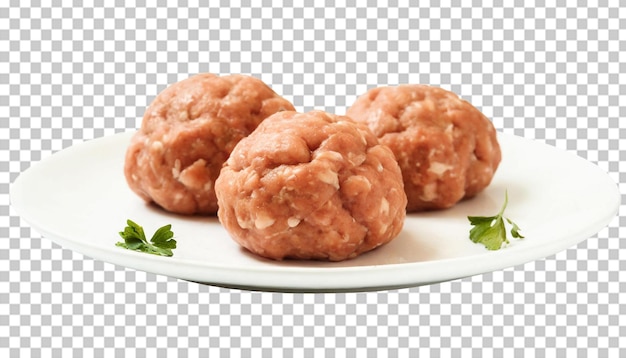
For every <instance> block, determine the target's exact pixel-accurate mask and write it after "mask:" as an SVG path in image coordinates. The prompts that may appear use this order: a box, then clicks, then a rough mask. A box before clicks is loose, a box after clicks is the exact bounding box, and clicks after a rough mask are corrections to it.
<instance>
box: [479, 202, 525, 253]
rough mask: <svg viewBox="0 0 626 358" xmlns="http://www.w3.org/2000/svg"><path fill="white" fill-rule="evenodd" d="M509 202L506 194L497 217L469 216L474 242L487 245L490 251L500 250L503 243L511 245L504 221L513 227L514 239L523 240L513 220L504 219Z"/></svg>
mask: <svg viewBox="0 0 626 358" xmlns="http://www.w3.org/2000/svg"><path fill="white" fill-rule="evenodd" d="M508 202H509V195H508V194H507V192H506V191H505V192H504V205H502V209H500V212H499V213H498V215H496V216H468V217H467V218H468V219H469V221H470V224H472V225H473V226H474V227H473V228H472V229H471V230H470V239H471V240H472V241H473V242H476V243H481V244H483V245H485V247H486V248H487V249H488V250H499V249H500V248H501V247H502V244H503V243H507V244H508V243H509V240H508V238H507V234H506V228H505V224H504V221H505V220H506V221H507V222H508V223H509V225H511V226H512V227H511V235H512V236H513V237H514V238H518V239H523V238H524V236H522V235H521V234H520V233H519V231H520V230H521V229H520V228H519V226H517V224H515V223H514V222H513V221H511V219H509V218H505V217H503V215H504V209H505V208H506V206H507V204H508Z"/></svg>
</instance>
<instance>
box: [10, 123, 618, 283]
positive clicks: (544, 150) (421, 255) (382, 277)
mask: <svg viewBox="0 0 626 358" xmlns="http://www.w3.org/2000/svg"><path fill="white" fill-rule="evenodd" d="M131 135H132V133H121V134H117V135H113V136H109V137H104V138H100V139H96V140H92V141H88V142H85V143H81V144H80V145H76V146H73V147H71V148H68V149H66V150H63V151H61V152H58V153H56V154H54V155H52V156H50V157H49V158H47V159H45V160H43V161H42V162H40V163H36V164H34V165H33V166H32V167H31V168H29V169H28V170H26V171H25V172H24V173H22V174H21V175H20V176H19V177H18V179H17V180H16V181H15V182H14V183H13V185H12V187H11V201H12V205H13V206H14V208H15V209H16V210H17V211H18V213H19V214H20V215H21V216H22V218H23V219H24V220H26V221H27V222H28V223H29V224H30V225H31V226H32V227H33V228H34V229H36V230H37V231H39V232H40V233H41V234H43V236H45V237H48V238H49V239H51V240H53V241H54V242H56V243H58V244H59V245H61V246H63V247H66V248H69V249H72V250H75V251H77V252H80V253H82V254H84V255H86V256H89V257H92V258H94V259H98V260H103V261H107V262H111V263H114V264H118V265H122V266H126V267H130V268H134V269H137V270H143V271H147V272H152V273H156V274H162V275H167V276H172V277H177V278H180V279H184V280H190V281H196V282H202V283H209V284H214V285H220V286H227V287H240V288H248V289H259V290H277V291H360V290H376V289H385V288H397V287H409V286H417V285H423V284H429V283H435V282H441V281H447V280H452V279H457V278H462V277H466V276H471V275H476V274H480V273H485V272H490V271H494V270H500V269H503V268H506V267H510V266H514V265H519V264H522V263H525V262H529V261H532V260H537V259H541V258H544V257H546V256H549V255H552V254H554V253H557V252H559V251H561V250H563V249H565V248H567V247H570V246H573V245H575V244H577V243H579V242H580V241H583V240H585V239H586V238H588V237H590V236H592V235H594V234H595V233H597V232H598V231H600V230H601V229H602V228H603V227H604V226H606V225H607V224H608V223H609V222H610V220H611V219H612V218H613V217H614V215H615V214H616V212H617V210H618V208H619V202H620V195H619V191H618V189H617V186H616V185H615V183H614V182H613V181H612V179H611V178H610V177H609V176H608V175H607V174H606V173H605V172H603V171H602V170H600V169H599V168H598V167H596V166H594V165H593V164H591V163H589V162H587V161H585V160H583V159H581V158H579V157H577V156H575V155H573V154H571V153H568V152H564V151H560V150H557V149H555V148H553V147H550V146H548V145H545V144H541V143H539V142H534V141H530V140H526V139H523V138H519V137H515V136H510V135H503V134H500V135H499V141H500V144H501V146H502V150H503V161H502V164H501V165H500V168H499V169H498V172H497V174H496V176H495V177H494V180H493V182H492V184H491V186H489V188H487V190H485V191H484V192H483V193H481V194H480V195H479V196H477V197H476V198H474V199H471V200H467V201H464V202H461V203H460V204H458V205H457V206H455V207H454V208H452V209H449V210H446V211H439V212H430V213H421V214H411V215H408V217H407V219H406V222H405V226H404V229H403V231H402V233H401V234H400V236H399V237H398V238H396V239H395V240H394V241H392V242H391V243H390V244H388V245H386V246H383V247H380V248H378V249H376V250H374V251H372V252H370V253H367V254H364V255H362V256H360V257H358V258H356V259H353V260H349V261H344V262H338V263H328V262H309V261H282V262H274V261H270V260H265V259H262V258H259V257H256V256H254V255H252V254H250V253H248V252H247V251H245V250H243V249H241V248H240V247H239V246H238V245H237V244H236V243H235V242H234V241H232V240H231V239H230V238H229V237H228V234H227V232H226V231H225V230H224V229H223V228H222V226H221V225H220V224H219V222H218V220H217V219H216V218H214V217H212V218H207V217H182V216H176V215H172V214H168V213H165V212H163V211H162V210H159V209H158V208H155V207H153V206H151V205H146V204H144V202H143V201H141V200H140V199H139V198H138V197H137V196H136V195H135V194H133V193H132V192H131V191H130V189H129V188H128V186H127V185H126V181H125V179H124V175H123V164H124V153H125V151H126V146H127V144H128V142H129V139H130V137H131ZM505 190H508V194H509V205H508V208H507V210H506V212H505V215H506V216H508V217H510V218H511V219H512V220H513V221H515V222H516V223H517V224H518V225H519V226H520V227H521V228H522V234H523V235H525V237H526V238H525V239H523V240H513V241H511V244H510V245H508V246H506V247H504V248H502V249H501V250H499V251H487V250H486V249H485V248H484V247H483V246H482V245H480V244H474V243H472V242H471V241H470V240H469V236H468V233H469V230H470V229H471V226H470V225H469V222H468V220H467V216H468V215H495V214H496V213H497V212H498V210H499V209H500V206H501V205H502V202H503V200H504V192H505ZM126 219H131V220H133V221H135V222H137V223H139V224H140V225H142V226H144V228H145V230H146V233H147V235H148V236H151V235H152V233H153V232H154V230H156V229H157V228H158V227H160V226H162V225H165V224H172V230H173V231H174V233H175V238H176V240H177V241H178V248H177V249H175V250H174V256H173V257H159V256H154V255H148V254H143V253H138V252H134V251H130V250H125V249H122V248H119V247H116V246H115V243H116V242H117V241H120V237H119V236H118V232H119V231H120V230H122V229H123V228H124V226H125V223H126Z"/></svg>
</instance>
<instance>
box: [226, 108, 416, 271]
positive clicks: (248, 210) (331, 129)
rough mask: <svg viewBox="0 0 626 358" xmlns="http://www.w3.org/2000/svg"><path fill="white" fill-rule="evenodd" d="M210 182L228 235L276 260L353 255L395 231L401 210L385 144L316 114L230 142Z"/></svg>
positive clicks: (345, 122) (342, 120) (293, 116)
mask: <svg viewBox="0 0 626 358" xmlns="http://www.w3.org/2000/svg"><path fill="white" fill-rule="evenodd" d="M215 189H216V193H217V199H218V203H219V211H218V216H219V219H220V221H221V223H222V224H223V225H224V227H225V228H226V229H227V230H228V232H229V233H230V235H231V236H232V238H233V239H234V240H235V241H237V242H238V243H239V244H240V245H241V246H243V247H245V248H247V249H248V250H250V251H251V252H253V253H256V254H258V255H260V256H264V257H267V258H271V259H276V260H281V259H283V258H295V259H316V260H330V261H340V260H345V259H349V258H353V257H356V256H357V255H359V254H361V253H363V252H366V251H369V250H372V249H374V248H376V247H378V246H380V245H382V244H385V243H387V242H389V241H391V240H392V239H393V238H395V237H396V236H397V235H398V234H399V233H400V230H401V229H402V225H403V221H404V218H405V214H406V212H405V207H406V196H405V194H404V190H403V188H402V176H401V173H400V169H399V167H398V164H397V163H396V161H395V158H394V156H393V153H392V152H391V151H390V150H389V148H387V147H385V146H382V145H379V143H378V140H377V139H376V137H375V136H374V135H373V134H372V133H371V131H370V130H369V129H368V128H367V127H366V126H364V125H361V124H357V123H355V122H353V121H351V120H349V119H348V118H346V117H341V116H335V115H332V114H327V113H325V112H322V111H312V112H308V113H296V112H281V113H277V114H274V115H272V116H271V117H269V118H267V119H266V120H265V121H264V122H263V123H261V125H260V126H259V127H258V128H257V130H256V131H254V132H253V133H252V134H251V135H250V136H249V137H247V138H245V139H243V140H242V141H241V142H239V144H237V146H236V147H235V149H234V150H233V153H232V155H231V156H230V158H229V159H228V161H227V162H226V164H225V166H224V168H223V169H222V172H221V174H220V176H219V178H218V179H217V182H216V183H215Z"/></svg>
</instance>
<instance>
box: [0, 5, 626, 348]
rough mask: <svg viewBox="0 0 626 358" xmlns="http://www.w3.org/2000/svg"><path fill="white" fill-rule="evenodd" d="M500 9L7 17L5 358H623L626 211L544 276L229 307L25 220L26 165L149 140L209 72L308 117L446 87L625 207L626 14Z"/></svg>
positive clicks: (227, 292) (52, 9) (82, 12)
mask: <svg viewBox="0 0 626 358" xmlns="http://www.w3.org/2000/svg"><path fill="white" fill-rule="evenodd" d="M218 3H220V4H219V5H221V7H210V6H218ZM252 3H254V4H252ZM365 3H366V2H359V4H360V5H361V6H363V5H365ZM502 3H503V2H501V1H484V2H483V1H472V2H469V1H464V2H461V1H459V0H456V1H449V0H448V1H447V0H440V1H439V0H431V1H420V2H419V3H418V2H417V1H413V2H410V3H409V2H407V1H398V0H396V1H389V3H385V4H384V5H383V4H379V3H378V2H376V1H367V4H368V6H369V7H367V8H356V1H355V0H352V1H338V2H336V3H335V4H334V2H333V1H326V2H313V1H305V2H301V1H285V2H283V3H279V2H272V1H265V0H263V1H255V2H252V1H250V0H248V1H230V2H229V1H219V2H218V1H211V3H210V4H209V1H206V0H205V1H198V0H196V1H194V0H187V1H180V2H176V1H156V3H154V2H151V1H146V0H143V1H142V0H137V1H121V0H116V1H102V0H99V1H98V0H91V1H85V2H81V1H46V0H38V1H36V0H33V1H17V0H10V1H9V0H7V1H3V2H2V4H1V5H0V48H1V50H0V356H2V357H7V356H10V357H18V356H53V357H61V356H62V357H67V356H79V357H80V356H99V357H103V356H106V357H110V356H113V355H116V356H117V355H119V356H124V355H129V356H132V355H137V356H147V355H149V356H153V357H165V356H174V355H175V354H181V355H190V356H193V355H197V354H201V355H204V356H207V354H210V355H211V356H214V355H216V354H220V353H227V352H230V353H232V354H233V356H251V355H253V356H255V357H260V356H262V357H279V356H286V357H290V356H307V357H311V356H321V355H323V354H327V355H332V353H337V355H339V356H359V357H366V356H367V357H374V356H379V355H381V356H382V355H383V353H389V355H390V356H400V357H409V356H410V357H413V356H416V355H417V354H427V355H428V354H431V355H433V356H442V357H461V356H463V357H467V356H485V357H490V356H495V357H501V356H509V357H512V356H514V357H521V356H526V355H528V356H531V355H533V353H534V354H537V356H551V357H565V356H567V357H570V356H576V355H578V356H587V355H589V356H600V357H607V356H611V357H617V356H626V341H624V338H621V339H620V338H619V337H626V258H625V257H626V240H624V237H626V211H625V210H624V207H622V208H621V209H620V213H619V216H618V217H616V218H615V219H614V220H613V221H612V222H611V224H610V225H609V226H608V227H607V228H605V229H603V230H601V231H600V232H599V233H598V234H597V235H594V236H593V237H591V238H589V239H588V240H586V241H585V242H583V243H581V244H579V245H578V246H575V247H572V248H570V249H568V250H566V251H563V252H560V253H558V254H556V255H554V256H551V257H548V258H546V259H545V260H539V261H535V262H530V263H527V264H525V265H521V266H517V267H513V268H509V269H505V270H502V271H496V272H492V273H488V274H484V275H478V276H474V277H470V278H466V279H462V280H456V281H452V282H446V283H441V284H436V285H431V286H423V287H415V288H410V289H401V290H395V291H380V292H369V293H341V294H283V293H263V292H249V291H241V290H235V289H226V288H218V287H212V286H204V285H199V284H196V283H190V282H186V281H181V280H177V279H174V278H168V277H164V276H157V275H153V274H148V273H144V272H137V271H134V270H131V269H126V268H124V267H119V266H115V265H112V264H109V263H104V262H100V261H94V260H92V259H90V258H87V257H84V256H83V255H81V254H78V253H75V252H72V251H69V250H66V249H63V248H61V247H59V246H58V245H56V244H54V243H52V242H51V241H49V240H48V239H46V238H42V237H41V235H40V234H39V233H37V232H36V231H34V230H31V229H30V227H29V226H28V225H27V224H26V223H25V222H24V221H22V220H21V219H20V218H19V216H18V214H17V213H16V212H15V211H14V210H13V209H12V208H11V207H10V203H9V186H10V183H11V182H13V181H14V180H15V178H16V177H17V176H18V175H19V173H20V172H22V171H23V170H25V169H27V168H28V167H29V166H30V165H31V164H32V163H35V162H38V161H40V160H43V159H45V158H47V157H49V156H50V155H51V154H52V153H54V152H56V151H58V150H61V149H63V148H67V147H69V146H71V145H74V144H77V143H80V142H83V141H85V140H89V139H92V138H97V137H102V136H107V135H112V134H114V133H117V132H122V131H128V130H132V129H134V128H136V127H138V126H139V124H140V120H141V117H142V115H143V111H144V109H145V107H146V106H147V105H148V104H149V103H150V101H151V100H152V99H153V98H154V96H155V95H156V94H157V93H159V91H161V90H163V89H164V88H165V87H166V86H167V85H168V84H170V83H173V82H175V81H178V80H181V79H184V78H186V77H188V76H190V75H192V74H195V73H198V72H214V73H219V74H229V73H245V74H251V75H253V76H257V77H259V78H261V79H262V80H264V81H265V82H267V83H268V84H270V85H271V86H272V87H273V88H274V89H275V90H276V91H277V92H278V93H281V94H283V95H284V96H285V97H286V98H288V99H290V100H292V101H293V102H294V104H295V106H296V107H297V108H298V109H299V110H301V111H307V110H310V109H313V108H318V109H325V110H328V111H331V112H336V113H343V112H344V111H345V109H346V107H347V106H349V105H350V103H351V102H352V101H353V100H354V99H355V98H356V96H358V95H359V94H361V93H363V92H364V91H366V90H367V89H368V88H371V87H374V86H377V85H384V84H397V83H428V84H433V85H438V86H442V87H444V88H447V89H450V90H453V91H454V92H457V93H459V94H460V95H461V96H462V97H463V98H465V99H468V100H469V101H471V102H472V103H473V104H474V105H476V106H477V107H479V108H480V109H481V110H483V112H484V113H485V114H486V115H487V116H489V117H490V118H492V119H493V122H494V125H495V126H496V128H497V129H498V130H499V131H502V132H505V133H513V134H516V135H519V136H523V137H526V138H534V139H536V140H538V141H542V142H547V143H549V144H551V145H554V146H556V147H558V148H561V149H563V150H567V151H570V152H573V153H576V154H577V155H579V156H581V157H583V158H586V159H588V160H589V161H591V162H593V163H595V164H597V165H598V166H599V167H600V168H602V169H603V170H605V171H607V172H608V173H609V174H610V175H611V177H612V178H613V179H614V181H615V182H616V183H619V187H620V191H621V192H622V193H624V192H625V189H626V139H624V138H626V122H624V121H625V120H624V119H621V120H620V117H626V105H625V103H626V85H625V84H626V74H625V73H626V30H625V29H626V20H625V19H626V7H622V8H611V7H609V4H611V6H618V5H617V4H619V3H620V2H619V1H608V0H604V1H589V2H588V4H586V3H587V2H584V1H579V2H577V3H578V5H576V2H573V1H564V0H560V1H549V0H546V1H517V0H516V1H509V2H505V3H507V6H511V7H503V5H502ZM470 4H471V5H472V6H471V7H463V6H470ZM376 6H380V7H376ZM527 175H532V173H527ZM581 190H593V188H581ZM623 197H624V194H622V198H623Z"/></svg>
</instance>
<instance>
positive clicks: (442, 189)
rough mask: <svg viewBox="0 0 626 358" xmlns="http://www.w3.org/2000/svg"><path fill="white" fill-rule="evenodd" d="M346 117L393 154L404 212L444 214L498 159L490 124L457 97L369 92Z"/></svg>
mask: <svg viewBox="0 0 626 358" xmlns="http://www.w3.org/2000/svg"><path fill="white" fill-rule="evenodd" d="M347 115H348V116H349V117H351V118H353V119H354V120H356V121H359V122H361V123H365V124H367V125H368V126H369V128H370V129H371V130H372V131H373V132H374V134H375V135H376V136H377V137H378V139H379V140H380V142H381V143H382V144H384V145H386V146H388V147H389V148H391V150H392V151H393V153H394V154H395V156H396V159H397V160H398V163H399V165H400V168H401V170H402V176H403V179H404V189H405V191H406V195H407V198H408V204H407V211H409V212H413V211H421V210H430V209H444V208H449V207H451V206H453V205H455V204H456V203H457V202H458V201H459V200H461V199H463V198H469V197H472V196H474V195H476V194H477V193H479V192H480V191H482V190H483V189H484V188H485V187H487V186H488V185H489V183H490V182H491V179H492V178H493V175H494V173H495V171H496V169H497V168H498V165H499V163H500V159H501V152H500V146H499V144H498V141H497V138H496V131H495V129H494V127H493V124H492V123H491V121H490V120H489V119H488V118H487V117H485V116H484V115H483V114H482V113H481V112H480V111H479V110H478V109H476V108H475V107H474V106H472V105H471V104H470V103H468V102H467V101H464V100H462V99H460V98H459V97H458V96H457V95H456V94H454V93H452V92H449V91H446V90H444V89H441V88H437V87H431V86H426V85H400V86H397V87H379V88H374V89H371V90H370V91H368V92H367V93H365V94H364V95H362V96H360V97H359V98H358V99H357V100H356V101H355V102H354V104H353V105H352V106H351V107H350V108H349V109H348V111H347Z"/></svg>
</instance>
